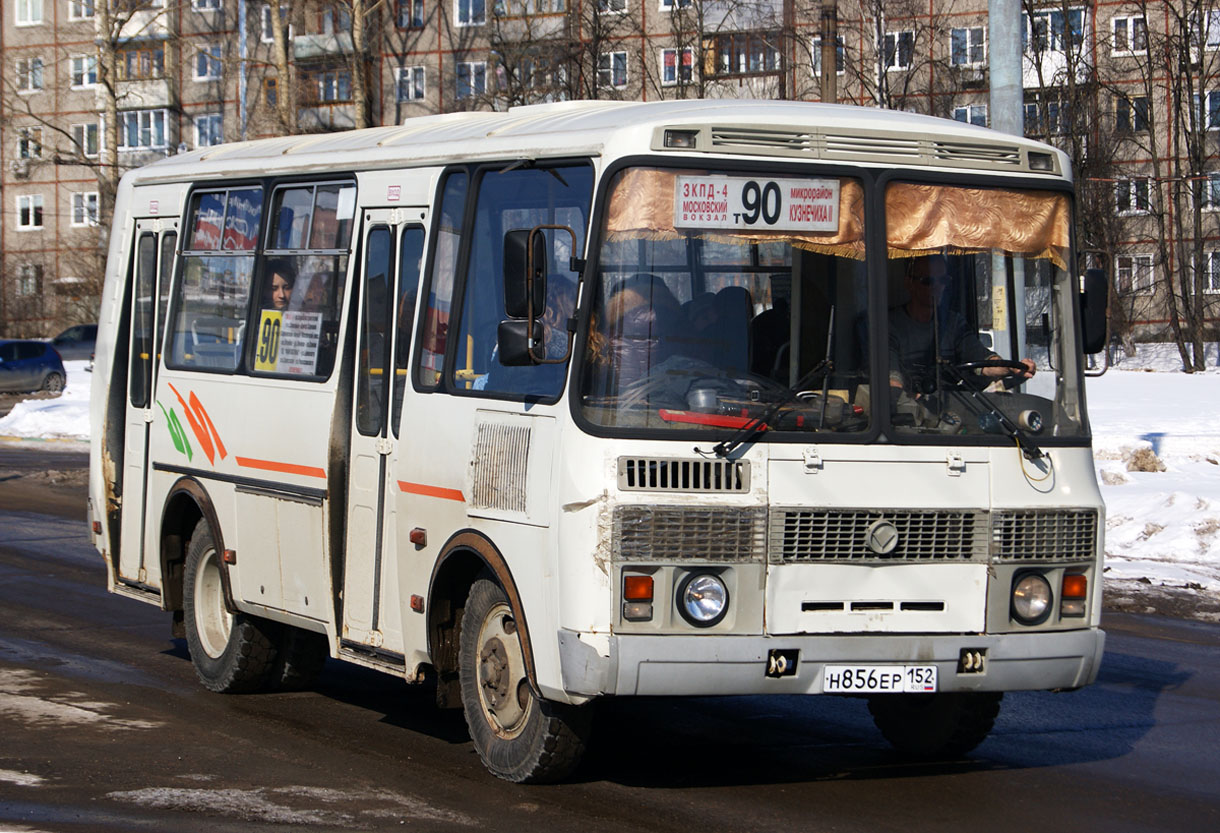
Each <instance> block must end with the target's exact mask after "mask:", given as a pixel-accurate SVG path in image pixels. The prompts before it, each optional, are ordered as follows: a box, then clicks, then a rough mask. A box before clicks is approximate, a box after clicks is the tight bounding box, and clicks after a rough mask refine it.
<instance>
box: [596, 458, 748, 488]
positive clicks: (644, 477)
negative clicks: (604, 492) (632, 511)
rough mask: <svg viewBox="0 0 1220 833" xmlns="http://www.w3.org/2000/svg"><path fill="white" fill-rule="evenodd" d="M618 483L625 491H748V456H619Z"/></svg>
mask: <svg viewBox="0 0 1220 833" xmlns="http://www.w3.org/2000/svg"><path fill="white" fill-rule="evenodd" d="M618 487H619V488H620V489H622V490H623V491H627V492H748V491H750V462H749V461H748V460H683V459H680V458H675V457H619V458H618Z"/></svg>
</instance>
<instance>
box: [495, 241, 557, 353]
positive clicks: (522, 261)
mask: <svg viewBox="0 0 1220 833" xmlns="http://www.w3.org/2000/svg"><path fill="white" fill-rule="evenodd" d="M531 233H532V230H531V229H513V230H512V231H509V232H506V233H505V235H504V314H505V315H507V316H508V317H509V318H526V317H527V316H528V315H529V313H530V293H531V292H533V313H534V316H535V317H539V316H541V315H542V312H543V310H545V309H546V265H547V256H546V237H545V236H544V235H543V234H542V233H541V232H537V233H533V234H532V237H533V243H532V245H531V243H530V239H531ZM531 248H532V251H531ZM501 356H503V353H501Z"/></svg>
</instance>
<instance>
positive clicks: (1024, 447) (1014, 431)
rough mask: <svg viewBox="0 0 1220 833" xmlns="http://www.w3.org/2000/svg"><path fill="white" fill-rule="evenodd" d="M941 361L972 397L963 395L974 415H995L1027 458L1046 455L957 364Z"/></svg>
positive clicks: (943, 366)
mask: <svg viewBox="0 0 1220 833" xmlns="http://www.w3.org/2000/svg"><path fill="white" fill-rule="evenodd" d="M941 362H942V368H944V369H946V370H949V371H951V373H950V375H951V376H953V377H954V378H956V379H957V381H958V382H959V383H960V384H959V387H960V388H964V389H965V390H966V391H967V392H968V393H969V394H970V398H969V399H966V398H965V397H963V401H965V402H968V403H970V407H971V408H972V409H973V410H974V415H975V416H976V417H977V416H983V415H984V414H990V415H991V416H993V417H995V421H996V424H997V425H998V426H999V427H1000V428H1002V429H1003V430H1004V433H1006V434H1008V436H1009V437H1010V438H1011V439H1012V440H1013V441H1015V442H1016V444H1017V448H1019V449H1021V453H1022V454H1024V455H1025V459H1027V460H1041V459H1042V458H1043V457H1044V456H1045V454H1044V453H1043V451H1042V449H1041V448H1039V447H1038V444H1037V443H1036V442H1035V441H1034V440H1032V439H1030V437H1029V435H1028V434H1026V433H1025V432H1024V431H1022V430H1021V429H1020V427H1019V426H1017V425H1016V423H1014V422H1013V421H1012V420H1011V419H1009V418H1008V417H1007V416H1005V415H1004V412H1003V411H1001V410H1000V409H998V408H996V407H995V406H994V405H992V404H991V403H990V402H989V401H987V400H986V399H984V398H983V395H982V394H981V393H980V392H979V391H977V390H975V389H974V386H973V385H971V384H970V381H969V380H968V379H967V378H966V377H965V375H964V374H962V372H961V371H960V370H958V369H957V366H956V365H954V364H953V363H952V362H949V361H945V360H944V359H942V360H941ZM936 376H937V378H939V377H940V374H939V373H938V374H936Z"/></svg>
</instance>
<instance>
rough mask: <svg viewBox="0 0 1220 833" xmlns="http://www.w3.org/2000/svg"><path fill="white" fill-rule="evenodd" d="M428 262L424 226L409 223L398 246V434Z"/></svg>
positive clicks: (393, 418)
mask: <svg viewBox="0 0 1220 833" xmlns="http://www.w3.org/2000/svg"><path fill="white" fill-rule="evenodd" d="M423 262H424V229H423V227H422V226H408V227H407V229H406V230H405V231H403V233H402V243H401V244H400V245H399V250H398V301H397V312H396V313H395V315H396V317H397V325H396V326H397V327H398V332H397V334H396V335H395V340H394V344H395V348H394V350H395V352H396V353H397V355H396V356H395V358H394V414H393V417H392V419H391V422H390V424H391V425H393V426H394V436H396V437H397V436H398V424H399V420H400V419H401V418H402V392H403V388H404V387H406V381H407V361H408V359H409V358H410V355H411V325H412V323H413V322H414V321H415V300H416V297H417V295H418V294H419V275H420V272H421V270H422V269H423Z"/></svg>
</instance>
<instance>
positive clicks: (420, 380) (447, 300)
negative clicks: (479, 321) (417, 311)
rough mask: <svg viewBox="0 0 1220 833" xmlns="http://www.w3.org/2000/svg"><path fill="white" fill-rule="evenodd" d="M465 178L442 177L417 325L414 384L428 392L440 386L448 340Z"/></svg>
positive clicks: (461, 175)
mask: <svg viewBox="0 0 1220 833" xmlns="http://www.w3.org/2000/svg"><path fill="white" fill-rule="evenodd" d="M468 183H469V176H468V175H467V173H466V172H465V171H455V172H454V173H451V174H449V175H448V176H447V177H446V178H445V184H444V185H443V186H442V192H441V211H440V217H439V219H438V220H437V225H436V247H435V249H436V253H435V254H434V255H433V257H432V272H431V275H430V285H429V288H428V305H427V307H425V308H424V318H423V321H422V322H421V323H420V333H419V359H417V362H418V367H417V369H416V375H415V381H416V384H418V385H419V386H420V387H421V388H424V389H427V390H432V389H435V388H436V386H437V385H438V384H440V379H441V373H442V372H443V371H444V366H445V341H446V339H447V338H448V337H449V307H450V304H451V303H452V301H453V285H454V282H455V279H456V277H457V268H458V254H459V253H460V252H461V246H462V221H463V218H464V217H465V214H466V190H467V185H468Z"/></svg>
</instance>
